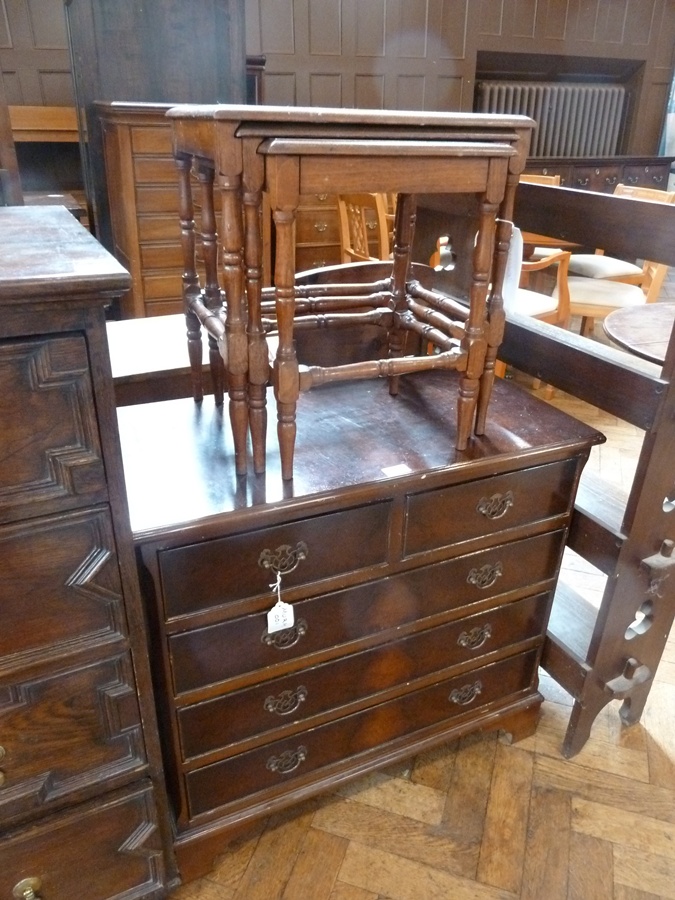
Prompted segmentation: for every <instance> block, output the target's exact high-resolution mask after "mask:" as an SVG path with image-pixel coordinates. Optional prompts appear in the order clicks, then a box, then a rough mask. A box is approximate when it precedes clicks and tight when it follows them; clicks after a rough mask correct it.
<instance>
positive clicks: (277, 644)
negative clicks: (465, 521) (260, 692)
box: [169, 530, 565, 695]
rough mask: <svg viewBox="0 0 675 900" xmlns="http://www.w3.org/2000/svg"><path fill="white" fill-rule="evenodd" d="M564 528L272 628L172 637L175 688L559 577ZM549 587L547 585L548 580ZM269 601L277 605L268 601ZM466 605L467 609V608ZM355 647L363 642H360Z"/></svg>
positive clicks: (319, 604)
mask: <svg viewBox="0 0 675 900" xmlns="http://www.w3.org/2000/svg"><path fill="white" fill-rule="evenodd" d="M564 535H565V532H564V531H562V530H560V531H555V532H548V533H546V534H543V535H539V536H537V537H533V538H528V539H527V540H523V541H514V542H512V543H509V544H501V545H499V546H497V547H492V548H490V549H489V550H484V551H481V552H479V553H469V554H467V555H465V556H461V557H458V558H457V559H452V560H447V561H445V562H442V563H437V564H436V565H433V566H424V567H420V568H419V569H414V570H413V571H410V572H405V573H402V574H400V575H397V576H392V577H389V578H382V579H379V580H377V581H374V582H369V583H367V584H362V585H359V586H358V587H354V588H348V589H345V590H341V591H336V592H333V593H330V594H323V595H321V596H318V597H312V598H309V599H307V600H301V601H298V602H296V603H294V604H293V606H294V611H295V624H294V625H293V627H292V628H290V629H285V630H284V631H279V632H276V633H275V634H272V635H270V634H268V632H267V626H266V617H265V614H264V613H262V612H259V613H256V614H253V615H248V616H241V617H239V618H235V619H230V620H228V621H225V622H220V623H218V624H216V625H209V626H207V627H205V628H196V629H194V630H192V631H185V632H182V633H180V634H175V635H171V636H170V638H169V653H170V656H171V668H172V674H173V683H174V690H175V692H176V694H178V695H180V694H182V693H185V692H186V691H190V690H194V689H196V688H202V687H206V686H208V685H212V684H217V683H219V682H221V681H225V680H227V679H230V678H234V677H237V676H241V675H243V674H245V673H247V672H254V671H256V670H262V669H264V670H266V671H265V677H267V678H270V677H272V676H273V672H274V668H273V667H274V666H275V665H277V666H279V665H288V663H289V661H292V660H294V659H298V660H299V659H300V658H302V657H306V656H308V655H310V654H312V653H315V652H317V651H329V652H332V653H333V655H337V651H336V650H335V648H337V647H340V646H342V645H344V644H347V643H350V642H356V641H359V640H362V639H365V638H368V639H370V641H371V642H372V641H373V639H374V638H375V639H377V638H378V637H379V636H380V635H382V636H383V637H382V640H384V639H386V637H387V636H391V632H392V630H393V629H395V628H397V627H400V626H403V625H407V624H410V623H416V622H418V621H422V620H424V619H426V618H429V617H430V616H434V615H438V614H443V613H448V611H449V610H455V609H461V608H463V607H470V605H471V604H474V603H481V602H482V603H491V604H493V603H494V598H496V597H498V596H500V595H506V594H509V593H510V592H514V591H525V590H527V591H528V593H531V591H529V590H528V589H529V587H530V586H532V585H538V584H542V583H545V582H547V581H549V580H551V579H553V578H554V577H555V575H556V573H557V571H558V565H559V561H560V555H561V553H562V548H563V541H564ZM542 589H543V587H542ZM270 605H271V604H270ZM467 612H468V610H467ZM355 649H357V648H355Z"/></svg>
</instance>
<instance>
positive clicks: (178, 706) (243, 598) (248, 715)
mask: <svg viewBox="0 0 675 900" xmlns="http://www.w3.org/2000/svg"><path fill="white" fill-rule="evenodd" d="M448 377H449V378H450V379H452V377H453V376H447V375H440V376H437V375H436V374H432V375H429V374H426V375H423V376H411V377H406V378H405V379H403V380H402V384H401V392H400V395H399V396H398V397H397V398H392V397H390V396H389V394H388V392H387V388H386V385H384V384H382V383H375V384H373V383H371V382H367V383H366V382H360V383H353V384H350V385H339V386H332V387H330V388H325V389H322V390H321V391H315V392H310V393H309V394H306V395H303V397H302V398H301V402H300V404H299V410H298V412H299V419H298V441H297V448H296V465H295V473H296V474H295V477H294V480H293V482H292V483H291V484H290V485H288V484H287V485H286V486H284V484H283V483H282V481H281V478H280V474H279V470H278V460H277V458H276V450H275V448H274V446H273V444H274V441H273V439H271V443H270V448H269V450H268V471H267V474H266V475H263V476H255V477H250V478H248V479H247V478H240V479H237V478H236V477H235V475H234V469H233V461H232V457H231V447H230V444H229V435H228V429H227V427H225V426H224V425H223V419H222V416H221V414H220V413H219V412H218V411H216V410H215V409H214V408H213V407H211V406H209V405H208V400H205V401H204V405H203V408H202V409H201V410H198V409H196V408H195V407H194V405H193V404H192V402H191V401H190V400H187V401H181V400H176V401H167V402H165V403H158V404H150V405H145V406H143V407H125V408H123V409H120V410H119V411H118V414H119V421H120V433H121V438H122V445H123V454H124V459H125V471H126V478H127V485H128V492H129V502H130V509H131V518H132V528H133V531H134V539H135V543H136V547H137V553H138V559H139V564H140V570H141V575H142V577H141V583H142V587H143V591H144V594H145V598H146V603H147V607H148V611H149V615H150V616H151V619H152V626H151V632H152V635H153V642H152V649H151V656H152V664H153V667H154V673H155V679H156V689H157V691H158V694H159V696H160V707H161V710H162V720H161V731H162V738H163V744H164V754H165V765H166V767H167V775H168V782H169V784H170V791H171V801H172V805H173V811H174V816H175V849H176V854H177V859H178V864H179V868H180V870H181V874H182V876H183V877H184V878H186V879H189V878H191V877H193V876H195V875H197V874H199V873H200V872H204V871H206V870H208V868H209V867H210V865H211V860H212V857H213V856H214V855H215V854H216V853H217V852H222V850H223V847H224V842H225V840H226V838H227V836H228V835H232V834H233V833H235V832H236V831H237V830H238V829H240V828H241V827H242V826H243V825H245V824H246V823H248V822H250V821H252V820H253V819H255V818H256V817H259V816H262V815H266V814H268V813H269V812H270V811H271V810H274V809H276V808H279V807H281V806H284V805H287V804H290V803H292V802H294V801H296V800H298V799H300V798H304V797H307V796H309V795H311V794H312V793H316V792H319V791H322V790H325V789H328V788H330V787H331V786H334V785H335V784H336V783H338V782H339V781H341V780H344V779H346V778H352V777H354V776H357V775H359V774H362V773H364V772H366V771H368V770H369V769H372V768H374V767H377V766H382V765H384V764H387V763H390V762H392V761H394V760H396V759H401V758H405V757H406V756H411V755H413V754H414V753H416V752H418V751H420V750H422V749H423V748H426V747H429V746H431V745H433V744H435V743H438V742H442V741H446V740H448V739H450V738H453V737H455V736H457V735H459V734H461V733H464V732H467V731H470V730H476V729H491V728H504V729H505V730H507V731H509V732H511V733H512V735H513V736H514V737H516V738H518V737H521V736H523V735H525V734H528V733H530V732H531V731H532V730H533V728H534V727H535V723H536V718H537V713H538V708H539V705H540V702H541V697H540V695H539V693H538V691H537V667H538V662H539V658H540V653H541V648H542V642H543V638H544V634H545V630H546V624H547V620H548V615H549V609H550V605H551V601H552V596H553V591H554V587H555V583H556V578H557V575H558V569H559V565H560V560H561V555H562V552H563V547H564V543H565V537H566V532H567V528H568V523H569V516H570V510H571V507H572V503H573V499H574V495H575V491H576V486H577V482H578V478H579V475H580V471H581V468H582V466H583V463H584V461H585V460H586V458H587V455H588V453H589V450H590V448H591V445H592V444H593V443H594V442H596V441H598V440H600V436H599V435H598V434H597V433H595V432H593V431H592V430H591V429H588V428H587V427H586V426H584V425H581V424H580V423H578V422H576V421H574V420H572V419H570V418H568V417H566V416H564V415H562V414H561V413H559V412H558V411H556V410H554V409H552V408H551V407H550V406H547V405H545V404H543V403H541V402H539V401H536V400H534V399H532V398H530V397H529V396H528V395H527V394H525V393H523V392H522V391H520V390H519V389H518V388H515V387H513V386H512V385H509V384H508V383H506V382H500V383H499V384H498V385H497V386H496V389H495V390H496V393H495V396H494V399H493V401H492V405H491V415H490V424H489V427H488V430H487V433H486V435H485V436H484V437H482V438H476V439H473V441H472V443H471V444H470V446H469V448H468V450H467V451H465V452H464V453H458V452H457V451H455V450H454V449H453V448H454V443H453V441H454V434H453V431H454V426H453V425H452V424H450V423H452V422H454V409H452V406H453V404H454V399H453V398H454V397H455V396H456V387H455V386H454V385H448V383H447V382H448ZM277 572H280V579H281V582H280V583H281V596H282V599H283V600H285V601H287V602H288V603H290V604H292V606H293V611H294V621H293V624H292V625H290V624H289V625H288V627H286V628H283V629H282V630H280V631H272V632H270V630H269V629H268V625H267V612H268V611H269V610H270V609H271V607H272V606H273V605H274V603H275V597H276V594H275V584H276V577H277V575H276V573H277Z"/></svg>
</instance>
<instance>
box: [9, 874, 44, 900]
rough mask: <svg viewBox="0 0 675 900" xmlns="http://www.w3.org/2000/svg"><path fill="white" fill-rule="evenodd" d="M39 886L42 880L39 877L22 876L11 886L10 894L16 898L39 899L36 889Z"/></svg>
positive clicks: (25, 899) (37, 889)
mask: <svg viewBox="0 0 675 900" xmlns="http://www.w3.org/2000/svg"><path fill="white" fill-rule="evenodd" d="M41 887H42V881H40V879H39V878H22V879H21V881H19V882H18V884H15V885H14V887H13V888H12V895H13V896H14V897H16V898H17V900H40V895H39V894H38V891H39V890H40V888H41Z"/></svg>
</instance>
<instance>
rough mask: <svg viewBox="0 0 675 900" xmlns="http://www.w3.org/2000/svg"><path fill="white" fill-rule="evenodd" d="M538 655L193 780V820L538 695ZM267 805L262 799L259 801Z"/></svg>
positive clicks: (199, 773)
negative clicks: (460, 719) (519, 697)
mask: <svg viewBox="0 0 675 900" xmlns="http://www.w3.org/2000/svg"><path fill="white" fill-rule="evenodd" d="M537 659H538V650H532V651H528V652H527V653H522V654H518V655H517V656H512V657H509V658H507V659H505V660H502V661H500V662H497V663H493V664H492V665H488V666H484V667H481V668H478V669H475V670H473V671H471V672H469V673H464V674H462V675H459V676H457V677H455V678H451V679H448V680H445V681H442V682H439V683H437V684H433V685H431V686H429V687H426V688H424V689H422V690H419V691H414V692H412V693H409V694H406V695H405V696H403V697H398V698H397V699H395V700H392V701H390V702H388V703H381V704H379V705H377V706H375V707H372V708H370V709H366V710H363V711H361V712H358V713H354V714H353V715H350V716H345V717H344V718H342V719H338V720H336V721H334V722H329V723H327V724H325V725H322V726H320V727H318V728H313V729H310V730H309V731H307V732H304V733H302V734H299V735H296V736H294V737H292V738H288V739H285V740H282V741H276V742H274V743H271V744H267V745H266V746H264V747H260V748H258V749H256V750H252V751H250V752H248V753H242V754H240V755H239V756H235V757H232V758H231V759H228V760H225V761H222V762H218V763H214V764H213V765H210V766H204V767H203V768H201V769H197V770H195V771H194V772H190V773H188V774H187V775H185V776H184V777H185V786H186V793H187V799H188V808H189V816H190V817H191V818H192V817H195V816H199V815H201V814H204V813H208V812H211V811H212V810H216V809H218V808H222V807H224V806H227V804H229V803H233V802H235V801H237V800H241V799H242V798H249V797H253V796H254V795H257V794H261V793H262V792H265V791H279V789H284V790H287V789H288V788H289V787H292V783H293V781H294V780H296V779H298V780H299V779H307V778H308V776H311V775H312V774H318V773H319V771H320V770H321V769H325V768H326V767H328V766H331V765H334V764H336V763H342V762H343V761H344V760H347V759H353V758H354V757H357V756H359V754H365V753H368V752H369V751H373V750H376V749H377V748H380V747H384V746H385V745H387V747H388V749H391V744H392V742H395V741H399V740H401V739H405V738H412V737H413V736H414V735H415V734H416V733H417V732H423V731H424V730H425V729H433V728H436V729H438V727H439V726H440V725H441V724H442V723H445V722H447V724H448V727H449V728H450V727H452V724H453V720H455V719H457V718H458V717H459V716H461V715H463V714H466V713H469V712H470V713H475V716H476V718H478V717H479V715H480V710H481V708H484V707H486V706H487V705H488V704H490V703H495V702H506V701H507V700H511V699H513V698H515V697H516V696H517V695H518V694H520V693H523V692H525V691H528V690H529V691H532V690H534V687H535V684H536V665H537ZM256 799H257V800H260V799H261V798H260V797H256Z"/></svg>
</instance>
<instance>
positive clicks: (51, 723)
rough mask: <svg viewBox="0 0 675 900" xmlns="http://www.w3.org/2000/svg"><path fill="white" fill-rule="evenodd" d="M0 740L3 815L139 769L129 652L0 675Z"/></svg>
mask: <svg viewBox="0 0 675 900" xmlns="http://www.w3.org/2000/svg"><path fill="white" fill-rule="evenodd" d="M0 745H2V748H3V751H4V752H3V754H2V759H1V760H0V769H1V770H2V775H3V778H2V785H0V817H1V818H2V820H3V821H5V822H7V821H9V820H10V819H14V818H16V817H18V816H21V815H24V814H26V813H29V812H32V811H34V810H42V811H45V810H46V809H48V808H49V806H50V805H52V806H53V805H54V803H55V802H58V803H62V802H63V801H64V799H67V798H68V796H69V795H72V794H75V793H76V792H81V791H85V792H88V793H89V795H90V796H91V793H92V791H93V790H96V791H98V792H99V793H100V791H101V787H102V786H105V784H106V782H107V783H109V784H112V783H113V782H114V780H115V779H119V778H120V777H126V779H127V780H130V779H131V777H133V776H134V775H136V776H138V775H140V774H142V773H143V771H144V770H145V768H146V762H145V751H144V747H143V739H142V733H141V725H140V713H139V709H138V701H137V698H136V689H135V686H134V676H133V670H132V667H131V660H130V659H129V657H128V655H127V654H124V655H122V656H119V657H114V658H112V659H106V660H103V661H101V662H99V663H96V664H92V665H88V666H82V667H80V668H73V669H70V670H67V671H59V672H58V673H56V674H50V675H39V676H34V677H32V678H24V679H13V680H12V681H3V682H2V683H0Z"/></svg>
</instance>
